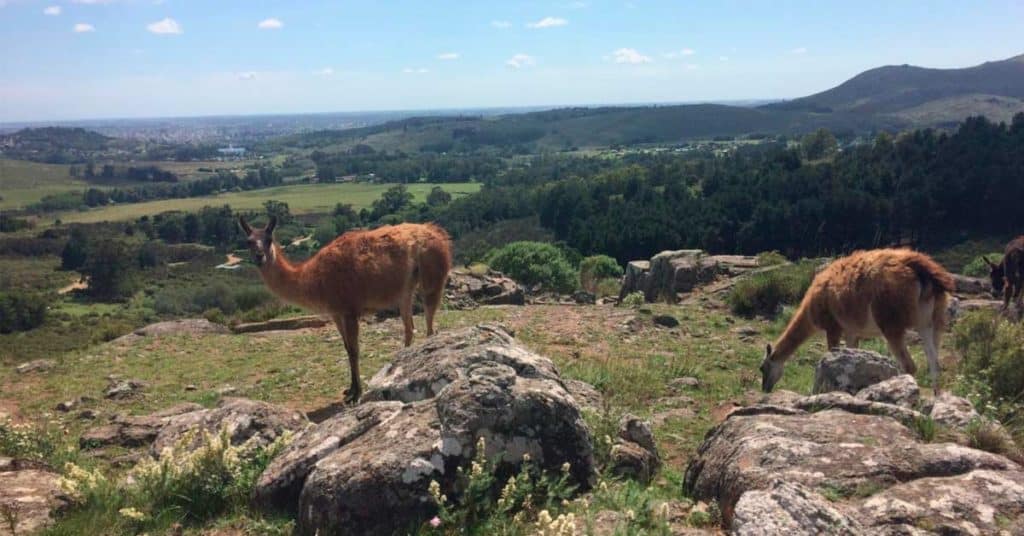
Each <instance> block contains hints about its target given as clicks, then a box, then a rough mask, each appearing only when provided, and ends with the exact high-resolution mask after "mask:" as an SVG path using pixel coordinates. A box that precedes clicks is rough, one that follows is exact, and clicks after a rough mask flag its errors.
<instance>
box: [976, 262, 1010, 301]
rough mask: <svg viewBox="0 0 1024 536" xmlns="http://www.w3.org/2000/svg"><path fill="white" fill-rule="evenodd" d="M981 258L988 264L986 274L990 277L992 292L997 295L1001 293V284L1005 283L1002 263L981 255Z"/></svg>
mask: <svg viewBox="0 0 1024 536" xmlns="http://www.w3.org/2000/svg"><path fill="white" fill-rule="evenodd" d="M981 259H982V260H983V261H985V264H987V265H988V276H989V277H990V278H992V294H995V295H997V296H998V295H999V294H1002V293H1003V285H1005V284H1006V273H1005V270H1004V269H1003V263H999V264H996V263H994V262H992V261H990V260H988V257H985V256H982V257H981Z"/></svg>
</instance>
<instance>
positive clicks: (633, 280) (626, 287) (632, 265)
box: [619, 261, 651, 302]
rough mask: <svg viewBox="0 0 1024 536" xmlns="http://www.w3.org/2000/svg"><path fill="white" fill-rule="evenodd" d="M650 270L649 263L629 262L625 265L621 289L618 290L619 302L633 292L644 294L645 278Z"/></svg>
mask: <svg viewBox="0 0 1024 536" xmlns="http://www.w3.org/2000/svg"><path fill="white" fill-rule="evenodd" d="M650 269H651V263H650V261H630V262H629V263H627V264H626V273H625V275H624V276H623V278H622V287H621V288H620V289H619V301H620V302H621V301H622V300H623V299H625V298H626V296H628V295H629V294H632V293H634V292H646V289H647V276H648V273H649V272H650Z"/></svg>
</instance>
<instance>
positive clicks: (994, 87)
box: [762, 55, 1024, 125]
mask: <svg viewBox="0 0 1024 536" xmlns="http://www.w3.org/2000/svg"><path fill="white" fill-rule="evenodd" d="M762 109H764V110H772V111H789V112H816V113H836V112H844V113H854V114H859V115H868V116H870V115H879V114H884V115H891V116H895V117H900V118H902V119H904V120H907V121H909V122H911V123H913V124H915V125H921V124H925V125H927V124H933V123H937V122H945V121H948V120H956V119H962V118H963V117H964V116H966V115H971V114H977V113H984V114H986V115H990V116H994V117H992V118H993V119H1002V117H1003V116H1005V115H1006V114H1007V113H1009V114H1010V115H1012V113H1014V112H1015V111H1024V55H1020V56H1016V57H1013V58H1010V59H1007V60H1002V61H990V62H986V63H983V64H981V65H976V66H974V67H967V68H963V69H928V68H924V67H915V66H912V65H889V66H885V67H879V68H877V69H871V70H869V71H865V72H863V73H861V74H858V75H857V76H855V77H853V78H851V79H849V80H847V81H846V82H843V83H842V84H840V85H838V86H836V87H834V88H832V89H829V90H827V91H823V92H821V93H816V94H814V95H810V96H807V97H803V98H799V99H794V100H790V101H785V102H778V103H772V104H767V105H765V106H763V107H762Z"/></svg>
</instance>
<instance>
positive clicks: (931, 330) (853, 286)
mask: <svg viewBox="0 0 1024 536" xmlns="http://www.w3.org/2000/svg"><path fill="white" fill-rule="evenodd" d="M954 289H955V283H954V281H953V277H952V276H951V275H950V274H949V272H947V271H946V270H945V269H943V268H942V266H940V265H939V264H938V263H936V262H935V261H934V260H932V258H931V257H929V256H927V255H925V254H923V253H918V252H916V251H912V250H907V249H878V250H872V251H857V252H854V253H852V254H850V255H849V256H848V257H844V258H841V259H838V260H836V261H835V262H833V263H832V264H830V265H829V266H828V267H826V268H825V269H824V270H822V271H821V273H819V274H818V275H817V276H815V278H814V281H813V282H812V283H811V286H810V288H808V289H807V293H806V294H805V295H804V298H803V301H802V302H801V303H800V307H799V308H798V309H797V311H796V313H795V314H794V315H793V318H792V319H791V320H790V322H789V325H788V326H786V330H785V331H784V332H783V333H782V335H781V336H780V337H779V338H778V340H777V341H776V342H775V347H774V350H773V349H772V347H771V346H769V347H768V352H767V355H766V358H765V362H764V363H762V373H764V378H763V385H762V387H764V388H765V389H766V390H770V389H771V388H772V387H773V386H774V384H775V381H777V380H778V376H781V370H782V364H783V363H785V361H786V360H787V359H789V357H790V356H792V355H793V353H794V352H795V351H796V349H797V348H799V347H800V345H801V344H803V343H804V341H806V340H807V339H808V338H809V337H810V336H811V335H813V334H814V333H815V332H817V331H824V332H825V336H826V339H827V343H828V347H829V348H830V349H832V348H836V347H837V346H839V339H840V338H841V337H842V338H845V339H846V342H847V345H848V346H851V347H856V346H857V345H858V344H859V342H860V339H862V338H865V337H872V336H877V335H882V336H883V337H885V339H886V342H887V343H888V345H889V349H890V351H891V352H892V353H893V355H895V356H896V357H897V358H898V359H899V361H900V363H901V364H902V365H903V370H904V371H906V372H908V373H911V374H913V373H914V372H915V370H916V366H915V365H914V362H913V360H912V359H911V358H910V353H909V352H908V351H907V348H906V345H905V343H904V335H905V333H906V331H907V330H908V329H916V330H917V331H918V332H919V333H920V335H921V338H922V341H923V342H924V344H925V352H926V354H928V364H929V368H930V369H931V373H932V376H933V380H934V381H935V385H936V386H937V385H938V372H939V371H938V348H939V343H940V337H941V333H942V330H943V329H944V327H945V323H946V302H947V299H948V294H949V293H952V292H953V291H954ZM772 376H776V377H775V378H774V379H773V378H772Z"/></svg>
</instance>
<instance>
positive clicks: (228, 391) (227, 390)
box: [217, 385, 238, 396]
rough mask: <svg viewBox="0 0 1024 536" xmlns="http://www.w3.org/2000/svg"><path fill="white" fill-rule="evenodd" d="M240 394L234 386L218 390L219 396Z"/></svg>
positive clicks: (226, 386)
mask: <svg viewBox="0 0 1024 536" xmlns="http://www.w3.org/2000/svg"><path fill="white" fill-rule="evenodd" d="M237 392H238V388H237V387H234V386H232V385H225V386H223V387H218V388H217V394H218V395H220V396H228V395H233V394H235V393H237Z"/></svg>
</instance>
